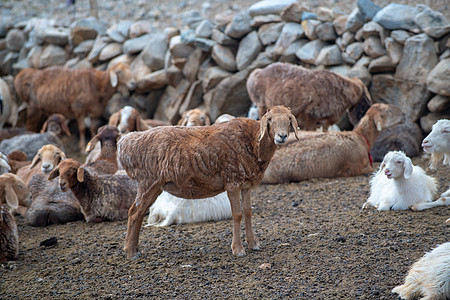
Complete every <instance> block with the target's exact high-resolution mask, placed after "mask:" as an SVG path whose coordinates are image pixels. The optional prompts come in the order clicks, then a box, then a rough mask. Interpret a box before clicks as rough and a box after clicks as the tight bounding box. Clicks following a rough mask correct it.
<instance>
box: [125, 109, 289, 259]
mask: <svg viewBox="0 0 450 300" xmlns="http://www.w3.org/2000/svg"><path fill="white" fill-rule="evenodd" d="M291 126H292V127H293V128H294V132H295V134H297V130H298V128H297V121H296V119H295V116H294V115H292V113H291V112H290V110H289V109H287V108H285V107H282V106H277V107H273V108H272V109H271V110H269V111H268V112H267V113H266V114H265V115H264V117H263V118H262V120H261V122H258V121H255V120H251V119H246V118H236V119H234V120H231V121H229V122H226V123H222V124H215V125H212V126H194V127H181V126H173V127H172V126H168V127H157V128H153V129H150V130H147V131H142V132H131V133H129V134H127V135H126V136H124V137H122V138H121V139H120V140H119V161H120V163H121V165H122V166H123V167H124V170H125V171H126V172H127V174H128V176H130V178H132V179H135V180H137V182H138V194H137V196H136V200H135V202H134V204H133V205H132V206H131V208H130V211H129V213H128V229H127V236H126V239H125V248H124V249H125V251H126V253H127V257H128V258H132V257H133V256H135V255H136V251H137V246H138V241H139V231H140V229H141V225H142V221H143V219H144V216H145V214H146V213H147V211H148V209H149V208H150V206H151V205H152V204H153V202H154V201H155V200H156V198H157V197H158V196H159V194H161V192H162V190H165V191H167V192H169V193H171V194H172V195H175V196H177V197H182V198H192V199H194V198H196V199H198V198H206V197H211V196H214V195H217V194H219V193H221V192H224V191H226V192H227V194H228V197H229V199H230V205H231V211H232V215H233V242H232V243H231V248H232V251H233V254H235V255H244V253H245V250H244V248H243V247H242V243H241V239H240V231H241V229H240V223H241V220H242V211H241V204H240V202H241V201H240V196H241V195H242V202H243V210H244V218H245V228H246V239H247V242H248V246H249V248H251V249H259V243H258V241H257V240H256V238H255V235H254V232H253V228H252V224H251V215H252V208H251V200H250V190H251V188H253V187H254V186H256V185H257V184H258V183H259V182H260V181H261V180H262V178H263V176H264V170H265V169H266V168H267V166H268V164H269V162H270V160H271V158H272V156H273V154H274V152H275V149H276V147H277V145H282V144H284V143H285V142H286V141H287V138H288V134H289V128H290V127H291Z"/></svg>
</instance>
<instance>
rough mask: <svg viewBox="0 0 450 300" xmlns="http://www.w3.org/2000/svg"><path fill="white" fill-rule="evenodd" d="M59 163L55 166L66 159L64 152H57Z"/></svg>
mask: <svg viewBox="0 0 450 300" xmlns="http://www.w3.org/2000/svg"><path fill="white" fill-rule="evenodd" d="M58 157H59V161H58V163H57V164H56V165H59V163H60V162H62V161H63V160H65V159H66V154H65V153H64V152H58Z"/></svg>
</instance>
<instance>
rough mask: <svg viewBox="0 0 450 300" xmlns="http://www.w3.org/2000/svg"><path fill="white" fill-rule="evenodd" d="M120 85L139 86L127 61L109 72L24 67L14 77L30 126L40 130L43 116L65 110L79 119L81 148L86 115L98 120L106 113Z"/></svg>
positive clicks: (28, 127) (82, 148) (70, 116)
mask: <svg viewBox="0 0 450 300" xmlns="http://www.w3.org/2000/svg"><path fill="white" fill-rule="evenodd" d="M120 84H123V85H126V87H127V88H129V89H131V90H133V89H135V87H136V82H135V80H134V78H133V75H132V74H131V71H130V66H129V65H128V64H125V63H118V64H116V65H115V66H113V67H111V68H109V69H108V70H106V71H99V70H97V69H95V68H86V69H69V68H64V67H50V68H47V69H44V70H34V69H24V70H22V71H20V72H19V74H18V75H17V76H16V78H15V80H14V86H15V88H16V91H17V94H18V95H19V97H20V98H21V99H22V101H25V102H27V104H28V106H27V124H26V127H27V129H28V130H32V131H37V130H38V129H39V128H40V126H41V124H42V120H43V118H45V117H46V116H48V115H50V114H52V113H61V114H62V115H64V116H65V117H66V118H68V119H70V120H73V119H76V120H77V123H78V130H79V133H80V141H79V146H80V149H81V150H84V147H85V142H86V141H85V132H84V131H85V124H84V119H85V117H87V116H89V117H91V118H94V119H96V118H98V117H100V116H102V114H103V111H104V110H105V107H106V104H107V103H108V101H109V99H111V97H112V96H113V94H114V93H115V92H116V91H117V88H118V87H119V85H120ZM91 130H94V128H91ZM93 135H94V134H93Z"/></svg>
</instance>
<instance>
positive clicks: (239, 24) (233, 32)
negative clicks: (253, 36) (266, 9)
mask: <svg viewBox="0 0 450 300" xmlns="http://www.w3.org/2000/svg"><path fill="white" fill-rule="evenodd" d="M251 21H252V17H251V16H250V14H249V13H248V12H246V11H244V12H241V13H238V14H237V15H235V16H234V17H233V20H232V21H231V23H229V24H228V25H227V27H226V28H225V32H224V33H225V34H226V35H228V36H230V37H232V38H235V39H239V38H242V37H243V36H244V35H246V34H247V33H249V32H250V31H252V30H253V28H252V26H251V24H250V23H251Z"/></svg>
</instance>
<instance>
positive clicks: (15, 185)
mask: <svg viewBox="0 0 450 300" xmlns="http://www.w3.org/2000/svg"><path fill="white" fill-rule="evenodd" d="M0 186H2V187H3V188H2V189H0V197H2V195H4V194H5V193H7V194H10V195H12V196H13V197H15V198H17V199H18V205H17V207H12V208H11V213H12V214H19V215H21V216H23V217H25V216H26V213H27V209H28V207H29V206H30V204H31V193H30V191H29V190H28V187H27V186H26V184H25V183H24V182H23V181H22V180H21V179H20V178H19V177H18V176H17V175H15V174H11V173H5V174H2V175H1V176H0Z"/></svg>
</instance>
